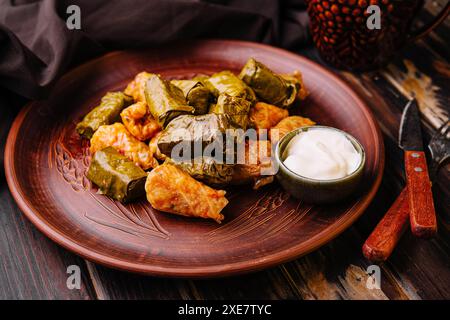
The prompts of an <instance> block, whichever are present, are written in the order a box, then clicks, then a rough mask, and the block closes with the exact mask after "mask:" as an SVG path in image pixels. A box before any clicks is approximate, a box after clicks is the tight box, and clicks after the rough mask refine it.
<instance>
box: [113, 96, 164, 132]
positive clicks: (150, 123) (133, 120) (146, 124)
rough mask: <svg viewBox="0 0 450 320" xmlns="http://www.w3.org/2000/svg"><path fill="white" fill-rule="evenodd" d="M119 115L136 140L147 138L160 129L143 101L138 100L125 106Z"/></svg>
mask: <svg viewBox="0 0 450 320" xmlns="http://www.w3.org/2000/svg"><path fill="white" fill-rule="evenodd" d="M120 117H121V118H122V122H123V124H124V126H125V127H126V128H127V129H128V131H130V133H131V134H132V135H133V136H135V137H136V138H137V139H138V140H141V141H146V140H149V139H150V138H151V137H153V136H154V135H155V134H156V133H157V132H159V131H161V127H160V126H159V124H158V122H157V121H156V120H155V119H153V117H152V115H151V114H150V113H149V112H148V108H147V104H146V103H145V102H140V101H139V102H136V103H135V104H132V105H131V106H129V107H127V108H125V109H124V110H123V111H122V112H121V113H120Z"/></svg>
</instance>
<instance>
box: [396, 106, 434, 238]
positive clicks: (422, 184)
mask: <svg viewBox="0 0 450 320" xmlns="http://www.w3.org/2000/svg"><path fill="white" fill-rule="evenodd" d="M399 145H400V147H401V148H402V149H403V150H404V151H405V175H406V185H407V189H408V198H409V209H410V212H409V220H410V224H411V231H412V233H413V234H414V235H415V236H417V237H420V238H430V237H432V236H434V235H435V234H436V232H437V223H436V213H435V210H434V202H433V194H432V193H431V181H430V178H429V176H428V167H427V160H426V157H425V152H424V151H423V142H422V130H421V127H420V114H419V108H418V105H417V101H416V99H412V100H410V101H409V102H408V104H407V105H406V107H405V110H404V111H403V115H402V120H401V122H400V132H399Z"/></svg>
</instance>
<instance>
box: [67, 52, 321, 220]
mask: <svg viewBox="0 0 450 320" xmlns="http://www.w3.org/2000/svg"><path fill="white" fill-rule="evenodd" d="M307 94H308V92H307V90H306V88H305V86H304V83H303V79H302V75H301V73H300V72H298V71H295V72H293V73H292V74H283V75H279V74H276V73H274V72H272V71H271V70H270V69H269V68H268V67H266V66H265V65H263V64H262V63H260V62H258V61H256V60H255V59H253V58H251V59H249V60H248V61H247V63H246V65H245V66H244V67H243V69H242V70H241V72H240V74H239V76H237V75H235V74H234V73H233V72H231V71H227V70H225V71H221V72H217V73H215V74H213V75H211V76H210V75H203V74H202V75H197V76H196V77H194V78H192V79H186V80H168V79H164V78H163V77H161V76H160V75H157V74H153V73H149V72H145V71H144V72H140V73H138V74H137V75H135V77H134V79H133V80H132V81H131V82H130V83H129V84H128V85H127V87H126V88H125V90H124V92H123V93H122V92H108V93H107V94H106V95H105V96H104V97H103V98H102V99H101V103H100V105H99V106H97V107H95V108H94V109H93V110H91V112H89V113H88V114H87V115H86V116H85V117H84V119H83V120H82V121H81V122H80V123H78V125H77V126H76V130H77V131H78V133H79V134H80V135H81V136H82V137H84V138H88V139H90V153H91V154H92V157H91V159H90V161H91V162H90V165H89V168H88V171H87V173H86V176H87V178H88V179H89V180H90V181H92V184H93V185H97V186H98V188H99V189H98V190H99V193H101V194H104V195H106V196H108V197H110V198H112V199H115V200H117V201H120V202H122V203H127V202H130V201H132V200H135V199H138V198H139V197H143V196H144V195H146V198H147V200H148V202H149V203H150V205H151V206H152V207H153V208H154V209H156V210H161V211H164V212H168V213H173V214H177V215H182V216H187V217H200V218H206V219H213V220H215V221H216V222H218V223H220V222H221V221H222V220H223V219H224V216H223V214H222V213H221V212H222V210H223V209H224V207H225V206H226V205H227V204H228V200H227V199H226V198H225V191H224V190H219V189H221V188H224V187H230V186H235V185H251V186H252V187H253V189H258V188H260V187H262V186H264V185H266V184H268V183H271V182H273V180H274V177H275V173H276V166H275V163H274V161H273V159H272V157H271V156H272V149H273V146H274V145H275V143H277V141H278V139H279V138H281V137H282V136H284V135H285V134H286V133H288V132H289V131H291V130H294V129H296V128H299V127H302V126H307V125H314V124H315V123H314V122H313V121H312V120H310V119H308V118H302V117H300V116H289V110H288V108H291V107H293V106H294V105H296V104H295V102H296V101H299V100H303V99H305V97H306V96H307ZM248 128H252V129H256V131H255V130H247V129H248ZM255 132H258V133H259V135H258V134H255ZM266 132H268V133H269V139H267V137H266V135H264V133H266ZM150 169H151V170H150ZM146 171H149V172H146ZM215 188H218V189H215Z"/></svg>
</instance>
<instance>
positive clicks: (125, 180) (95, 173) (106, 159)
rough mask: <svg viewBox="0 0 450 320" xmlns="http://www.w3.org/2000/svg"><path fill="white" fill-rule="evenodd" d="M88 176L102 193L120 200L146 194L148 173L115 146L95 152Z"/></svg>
mask: <svg viewBox="0 0 450 320" xmlns="http://www.w3.org/2000/svg"><path fill="white" fill-rule="evenodd" d="M86 176H87V178H88V179H89V180H90V181H92V182H93V183H94V184H96V185H97V186H98V187H99V190H100V192H101V193H102V194H105V195H107V196H109V197H111V198H113V199H116V200H119V201H120V202H129V201H131V200H134V199H137V198H139V197H141V196H143V195H144V194H145V181H146V179H147V173H146V172H145V171H144V170H142V169H141V168H140V167H138V166H136V165H135V164H134V163H133V161H131V160H130V159H128V158H127V157H125V156H123V155H121V154H120V153H119V152H118V151H117V150H116V149H114V148H113V147H106V148H104V149H102V150H98V151H97V152H95V153H94V155H93V156H92V160H91V164H90V166H89V169H88V172H87V175H86Z"/></svg>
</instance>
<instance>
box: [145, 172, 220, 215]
mask: <svg viewBox="0 0 450 320" xmlns="http://www.w3.org/2000/svg"><path fill="white" fill-rule="evenodd" d="M145 191H146V193H147V199H148V201H149V202H150V204H151V205H152V207H153V208H155V209H156V210H161V211H164V212H169V213H174V214H178V215H183V216H187V217H198V218H206V219H208V218H209V219H213V220H215V221H216V222H218V223H220V222H221V221H222V220H223V218H224V217H223V215H222V214H221V213H220V212H221V211H222V209H223V208H224V207H225V206H226V205H227V204H228V200H227V199H226V198H225V191H223V190H215V189H213V188H211V187H208V186H207V185H204V184H203V183H201V182H199V181H197V180H195V179H194V178H192V177H191V176H190V175H189V174H187V173H186V172H184V171H183V170H181V169H179V168H177V167H176V166H174V165H170V164H163V165H160V166H158V167H156V168H155V169H154V170H152V171H151V172H150V173H149V174H148V177H147V181H146V183H145Z"/></svg>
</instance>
